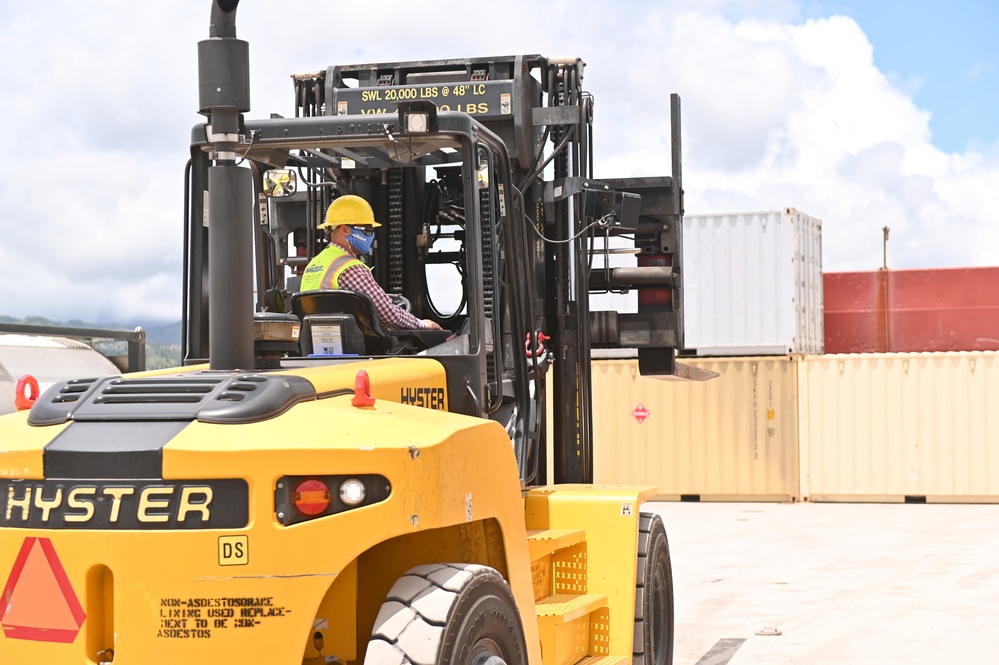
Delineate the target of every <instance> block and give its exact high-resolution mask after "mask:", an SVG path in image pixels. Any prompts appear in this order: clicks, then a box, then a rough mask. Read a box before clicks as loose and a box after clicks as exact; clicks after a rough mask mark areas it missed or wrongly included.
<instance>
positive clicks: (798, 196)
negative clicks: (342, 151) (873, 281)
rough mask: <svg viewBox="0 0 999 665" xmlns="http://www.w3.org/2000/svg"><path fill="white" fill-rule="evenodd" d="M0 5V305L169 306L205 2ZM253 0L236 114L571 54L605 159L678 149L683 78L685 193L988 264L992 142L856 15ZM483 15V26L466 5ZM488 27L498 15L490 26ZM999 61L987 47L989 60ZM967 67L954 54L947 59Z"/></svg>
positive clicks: (175, 291) (830, 253)
mask: <svg viewBox="0 0 999 665" xmlns="http://www.w3.org/2000/svg"><path fill="white" fill-rule="evenodd" d="M8 10H9V11H7V12H6V13H5V16H4V17H2V18H0V57H2V59H3V61H4V62H7V63H15V64H16V65H19V66H15V67H10V66H8V67H5V68H3V70H0V96H2V97H3V98H4V100H5V115H4V122H3V123H0V159H2V160H3V161H4V163H5V170H6V171H7V172H8V174H11V175H8V177H5V178H3V179H0V198H2V200H3V201H4V210H3V212H2V213H0V239H2V240H0V314H6V315H10V316H27V315H43V316H48V317H50V318H55V319H70V318H77V319H82V320H94V319H95V317H97V318H99V319H100V320H107V321H110V320H114V319H118V320H121V319H137V318H139V319H141V318H143V317H146V318H160V317H162V318H165V319H174V320H176V319H177V318H179V317H180V289H181V286H180V285H181V266H182V251H181V238H182V228H181V220H182V217H183V204H182V193H183V168H184V163H185V162H186V160H187V157H188V154H187V153H188V147H187V143H188V140H189V132H190V128H191V127H192V125H194V124H195V123H196V122H199V120H200V116H198V115H197V113H196V110H197V42H198V41H199V40H201V39H204V38H206V37H207V34H208V22H209V14H210V13H209V3H208V2H206V1H204V0H178V1H176V2H169V3H134V2H126V1H125V0H102V1H99V2H94V3H85V4H81V3H78V2H75V1H71V0H59V1H53V2H50V3H48V4H47V11H46V14H45V16H41V15H40V13H39V12H38V11H37V9H34V8H32V6H30V5H14V6H12V7H10V8H8ZM481 13H482V14H483V15H484V16H486V18H487V19H488V25H485V24H484V23H476V24H473V23H471V22H469V20H468V18H469V17H468V14H469V9H468V5H467V3H459V2H455V1H453V0H448V1H445V2H440V3H437V4H436V5H434V6H433V11H432V12H429V11H428V12H424V13H421V14H414V13H413V6H412V5H411V4H409V3H401V2H383V3H379V4H378V10H377V11H375V10H373V9H372V7H371V6H370V5H364V4H358V3H348V4H346V5H345V4H344V3H335V4H334V3H328V2H321V1H318V0H316V1H309V2H307V1H306V0H287V1H286V2H285V3H283V4H282V5H281V12H280V13H276V12H274V11H273V8H272V7H270V6H265V5H261V4H259V3H244V4H243V6H242V7H241V8H240V10H239V16H238V20H237V25H238V33H239V36H240V37H241V38H243V39H246V40H247V41H249V43H250V59H251V60H250V61H251V84H252V94H251V102H252V106H253V110H252V111H251V113H250V115H251V116H256V117H260V116H266V115H267V114H268V113H270V112H280V113H284V114H289V113H291V112H292V109H291V90H292V88H291V80H290V78H289V75H290V74H291V73H292V72H294V71H304V70H316V69H321V68H325V67H326V66H328V65H332V64H337V63H342V64H353V63H357V62H366V61H393V60H413V59H423V58H450V57H463V56H483V55H507V54H514V53H541V54H543V55H551V56H563V55H578V56H581V57H582V58H583V59H584V60H585V61H586V62H587V70H586V79H585V81H584V84H585V87H586V88H587V89H588V90H590V91H591V92H592V93H594V95H595V98H596V107H595V118H596V120H595V130H594V131H595V142H596V143H595V156H596V157H595V170H596V175H597V176H598V177H624V176H632V175H659V174H664V173H666V172H667V171H668V168H669V136H668V128H669V121H668V108H669V106H668V104H669V93H670V92H678V93H680V94H681V96H682V99H683V123H684V136H683V139H684V144H683V146H684V156H683V157H684V167H685V170H684V178H685V179H684V184H685V188H686V193H687V210H688V211H689V212H696V213H707V212H720V211H724V210H746V209H761V208H765V209H773V208H782V207H785V206H794V207H797V208H799V209H800V210H802V211H804V212H806V213H808V214H811V215H814V216H817V217H820V218H821V219H822V220H823V222H824V223H823V234H824V262H825V267H826V269H827V270H850V269H872V268H875V267H877V266H879V265H880V264H881V228H882V227H883V226H890V227H891V228H892V232H891V237H890V240H889V255H888V256H889V259H888V260H889V266H890V267H895V268H903V267H936V266H952V265H995V264H996V256H997V255H999V231H997V228H999V224H996V219H995V217H996V212H995V211H996V210H997V209H999V200H997V197H999V193H997V191H999V188H996V187H995V185H994V183H996V182H999V146H991V147H989V146H982V147H980V148H978V149H974V150H968V151H966V152H964V153H958V154H947V153H945V152H942V151H940V150H938V149H937V148H935V147H934V146H933V144H932V137H931V135H930V130H929V120H930V116H929V113H928V112H926V111H925V110H922V109H920V108H918V106H917V105H916V104H915V103H914V102H913V100H912V97H911V95H912V93H913V91H912V89H911V88H910V89H906V87H907V86H910V84H912V82H909V83H908V84H900V83H898V82H896V81H893V77H892V76H891V75H886V74H885V73H883V72H881V71H879V70H878V69H877V68H876V67H875V65H874V63H873V58H872V48H871V45H870V43H869V42H868V40H867V38H866V36H865V35H864V33H863V32H862V31H861V30H860V28H859V27H858V26H857V24H856V23H855V22H854V21H852V20H851V19H848V18H843V17H833V18H828V19H821V20H811V21H806V22H803V23H802V22H800V21H799V19H798V17H799V9H798V5H797V4H796V3H794V2H790V1H786V0H772V1H763V0H720V1H717V2H696V1H695V0H688V1H685V2H680V3H672V4H671V5H670V6H669V7H668V8H667V7H664V6H663V5H662V4H661V3H650V2H639V1H635V0H621V1H619V2H616V3H614V4H613V5H609V4H608V3H604V2H597V1H596V0H593V1H587V2H572V3H569V2H563V3H554V4H553V5H552V6H550V7H548V8H547V9H546V10H545V12H544V13H543V15H539V12H538V10H537V7H536V5H535V4H534V3H531V2H528V1H527V0H516V1H512V2H507V3H501V4H499V5H497V4H496V3H494V4H493V5H490V6H488V7H484V8H482V10H481ZM473 26H474V29H473ZM490 35H494V36H490ZM993 64H994V63H993ZM959 74H960V73H955V75H959Z"/></svg>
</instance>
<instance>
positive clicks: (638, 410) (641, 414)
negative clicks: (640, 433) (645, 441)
mask: <svg viewBox="0 0 999 665" xmlns="http://www.w3.org/2000/svg"><path fill="white" fill-rule="evenodd" d="M631 415H632V417H633V418H634V419H635V420H637V421H638V424H639V425H641V424H642V423H644V422H645V419H646V418H648V417H649V416H650V415H651V414H650V413H649V410H648V409H646V408H645V406H644V405H642V404H639V405H638V406H636V407H635V410H634V411H632V412H631Z"/></svg>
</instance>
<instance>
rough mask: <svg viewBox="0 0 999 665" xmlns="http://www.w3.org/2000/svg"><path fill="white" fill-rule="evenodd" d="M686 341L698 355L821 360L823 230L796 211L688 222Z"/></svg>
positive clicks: (704, 217) (689, 219)
mask: <svg viewBox="0 0 999 665" xmlns="http://www.w3.org/2000/svg"><path fill="white" fill-rule="evenodd" d="M683 252H684V280H683V289H684V303H685V308H686V311H685V314H684V335H685V345H686V347H687V348H688V349H695V350H697V353H698V355H703V356H709V355H752V354H786V353H822V349H823V344H824V342H825V339H824V338H825V334H824V330H823V313H822V223H821V222H820V221H819V220H818V219H816V218H815V217H811V216H809V215H806V214H804V213H801V212H799V211H797V210H796V209H794V208H785V209H783V210H773V211H759V212H744V213H731V214H711V215H701V214H690V215H685V216H684V218H683Z"/></svg>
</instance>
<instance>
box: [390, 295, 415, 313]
mask: <svg viewBox="0 0 999 665" xmlns="http://www.w3.org/2000/svg"><path fill="white" fill-rule="evenodd" d="M385 295H387V296H388V297H389V299H390V300H391V301H392V304H394V305H395V306H396V307H401V308H402V309H404V310H406V311H407V312H412V311H413V304H412V303H411V302H409V298H407V297H406V296H404V295H402V294H401V293H386V294H385Z"/></svg>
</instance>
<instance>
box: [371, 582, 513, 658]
mask: <svg viewBox="0 0 999 665" xmlns="http://www.w3.org/2000/svg"><path fill="white" fill-rule="evenodd" d="M408 663H424V664H429V663H433V664H434V665H444V664H451V665H503V664H505V665H526V663H527V642H526V640H525V638H524V626H523V624H522V623H521V620H520V613H519V612H518V611H517V603H516V601H515V600H514V597H513V592H511V591H510V586H509V585H508V584H507V583H506V580H504V579H503V576H502V575H500V574H499V572H497V571H496V570H495V569H493V568H489V567H488V566H480V565H478V564H469V563H452V564H433V565H428V566H417V567H416V568H413V569H411V570H409V571H408V572H407V573H406V574H405V575H403V576H402V577H400V578H399V580H398V581H397V582H396V583H395V584H394V585H393V586H392V589H391V590H390V591H389V594H388V596H387V597H386V599H385V602H384V603H383V604H382V608H381V610H380V611H379V612H378V618H377V619H375V625H374V628H373V629H372V634H371V640H370V641H369V642H368V650H367V653H366V654H365V656H364V664H365V665H376V664H377V665H403V664H408Z"/></svg>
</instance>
